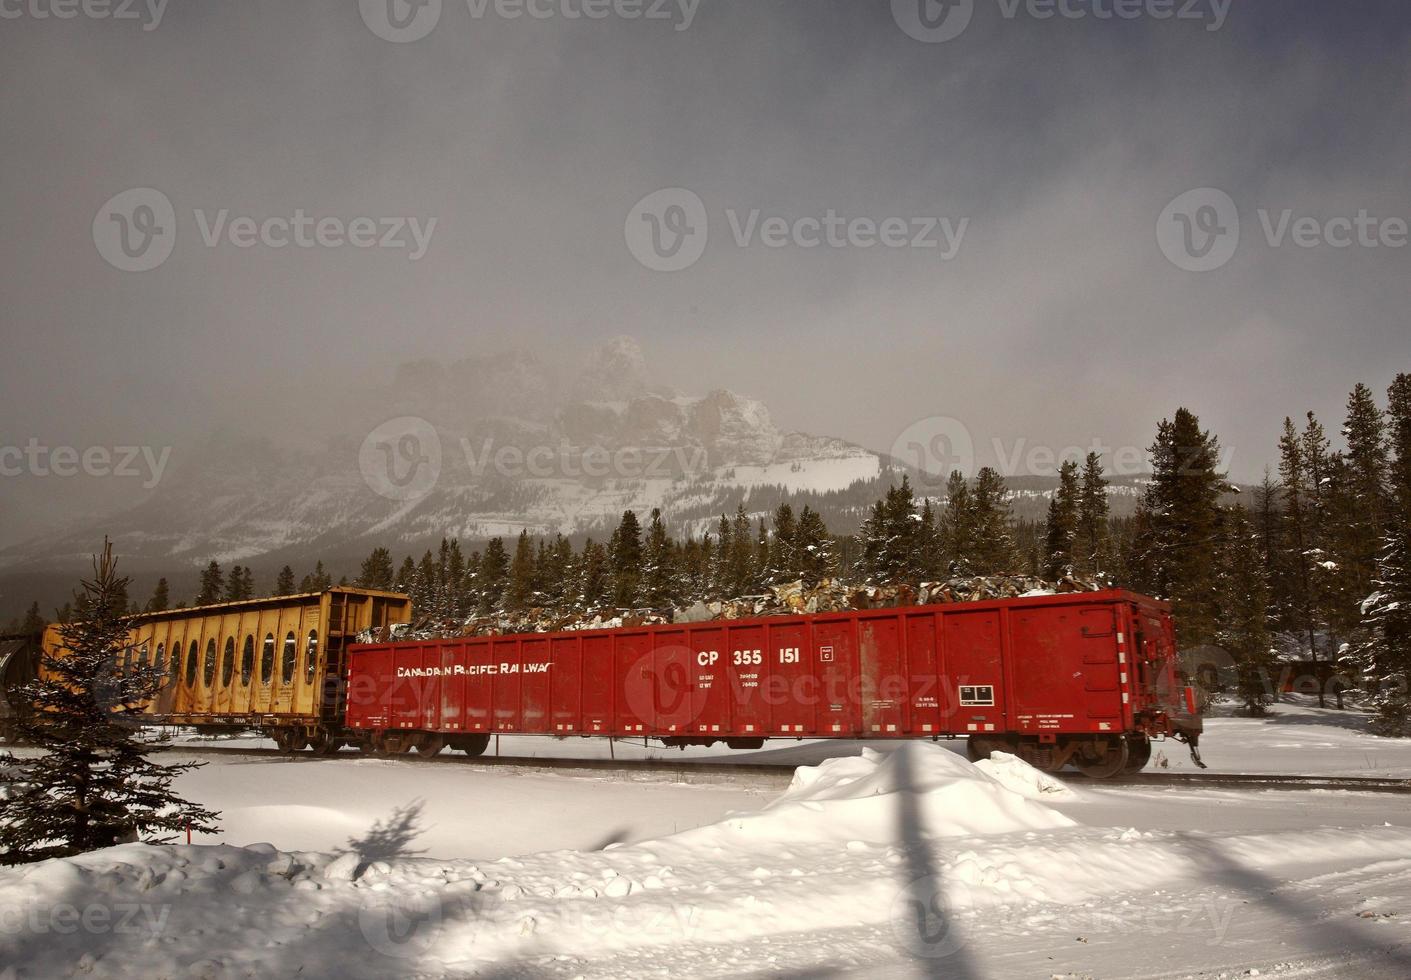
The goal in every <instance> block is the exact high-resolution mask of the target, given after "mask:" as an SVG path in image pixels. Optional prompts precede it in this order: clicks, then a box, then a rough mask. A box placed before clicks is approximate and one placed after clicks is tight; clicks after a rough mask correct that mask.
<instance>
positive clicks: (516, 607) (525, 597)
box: [503, 531, 534, 613]
mask: <svg viewBox="0 0 1411 980" xmlns="http://www.w3.org/2000/svg"><path fill="white" fill-rule="evenodd" d="M533 601H534V546H533V543H532V542H531V541H530V540H529V532H528V531H520V532H519V540H518V541H517V542H515V546H514V558H513V559H512V560H511V561H510V575H509V583H508V584H507V585H506V586H505V599H504V604H503V605H504V609H505V611H506V612H516V613H518V612H524V611H525V610H526V609H528V608H529V607H530V606H531V605H532V604H533Z"/></svg>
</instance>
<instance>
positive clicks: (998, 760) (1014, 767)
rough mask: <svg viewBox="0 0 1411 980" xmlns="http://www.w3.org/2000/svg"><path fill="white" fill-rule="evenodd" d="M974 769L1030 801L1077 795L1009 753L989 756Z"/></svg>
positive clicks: (997, 753) (994, 753)
mask: <svg viewBox="0 0 1411 980" xmlns="http://www.w3.org/2000/svg"><path fill="white" fill-rule="evenodd" d="M975 768H976V769H979V770H980V771H981V772H983V773H984V774H985V775H987V776H989V777H990V778H991V779H993V780H995V781H996V782H997V783H999V784H1000V785H1001V786H1003V787H1004V788H1005V789H1009V790H1012V791H1014V792H1015V793H1018V794H1019V795H1020V796H1023V797H1027V798H1028V799H1031V800H1072V799H1076V798H1077V795H1078V794H1077V793H1074V792H1073V791H1072V790H1071V789H1069V788H1068V787H1067V786H1065V785H1064V784H1063V783H1062V782H1060V781H1059V780H1057V779H1054V778H1053V777H1052V776H1050V775H1049V774H1048V773H1046V772H1043V771H1041V770H1039V769H1035V768H1034V767H1033V766H1031V765H1029V763H1027V762H1025V761H1024V760H1023V759H1021V758H1019V757H1018V756H1017V755H1011V754H1010V753H1008V752H991V753H990V757H989V758H988V759H981V760H980V761H979V762H977V763H975Z"/></svg>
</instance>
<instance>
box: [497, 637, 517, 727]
mask: <svg viewBox="0 0 1411 980" xmlns="http://www.w3.org/2000/svg"><path fill="white" fill-rule="evenodd" d="M490 655H491V656H492V657H493V658H494V666H495V672H494V674H493V677H494V682H493V684H492V685H491V690H492V691H493V692H494V694H493V698H492V702H491V705H492V711H491V715H492V717H491V724H492V725H494V731H497V732H517V731H520V730H521V724H520V717H519V687H520V675H519V666H520V661H519V638H518V637H513V636H507V637H504V638H503V639H495V640H492V641H491V642H490Z"/></svg>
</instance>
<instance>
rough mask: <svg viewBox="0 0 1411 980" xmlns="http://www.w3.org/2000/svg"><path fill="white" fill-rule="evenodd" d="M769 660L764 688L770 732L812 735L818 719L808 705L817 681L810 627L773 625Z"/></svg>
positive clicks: (768, 650)
mask: <svg viewBox="0 0 1411 980" xmlns="http://www.w3.org/2000/svg"><path fill="white" fill-rule="evenodd" d="M765 657H766V660H767V662H768V663H769V667H770V675H769V677H768V678H766V680H765V687H764V697H765V700H766V701H767V702H768V703H769V715H770V725H769V728H770V732H771V733H772V734H777V735H791V736H794V737H798V736H800V735H807V734H811V733H812V732H813V730H814V719H813V711H812V708H811V705H810V704H809V703H808V702H809V700H810V698H813V697H816V691H817V680H816V678H815V677H814V674H813V669H814V657H813V649H812V647H811V646H810V644H809V642H808V627H807V626H805V625H804V624H803V623H798V622H788V621H785V622H780V623H771V624H770V625H769V647H768V649H767V650H766V651H765Z"/></svg>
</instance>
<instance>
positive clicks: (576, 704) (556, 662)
mask: <svg viewBox="0 0 1411 980" xmlns="http://www.w3.org/2000/svg"><path fill="white" fill-rule="evenodd" d="M582 644H583V638H582V637H581V636H556V637H554V638H553V640H552V641H551V650H552V661H553V666H552V667H550V668H549V717H550V724H551V727H552V728H553V731H554V733H555V734H568V733H571V732H581V731H582V730H583V647H582Z"/></svg>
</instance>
